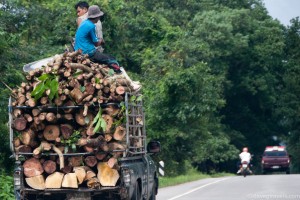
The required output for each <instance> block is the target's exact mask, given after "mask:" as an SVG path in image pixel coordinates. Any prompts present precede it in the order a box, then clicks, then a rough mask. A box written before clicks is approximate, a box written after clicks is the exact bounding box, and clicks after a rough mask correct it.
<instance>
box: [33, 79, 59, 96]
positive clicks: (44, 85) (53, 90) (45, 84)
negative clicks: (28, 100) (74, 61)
mask: <svg viewBox="0 0 300 200" xmlns="http://www.w3.org/2000/svg"><path fill="white" fill-rule="evenodd" d="M38 80H40V81H41V82H40V83H38V84H37V86H36V87H35V88H34V90H33V91H32V92H31V96H32V97H34V100H35V101H37V100H39V99H40V98H41V97H42V96H43V95H44V92H45V91H46V90H48V89H49V90H50V94H49V99H50V100H52V99H53V98H54V96H58V86H59V84H58V80H57V77H56V76H54V75H51V74H43V75H41V76H40V77H39V78H38Z"/></svg>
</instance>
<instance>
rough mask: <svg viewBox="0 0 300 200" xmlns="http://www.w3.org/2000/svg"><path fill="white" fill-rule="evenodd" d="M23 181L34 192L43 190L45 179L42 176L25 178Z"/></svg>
mask: <svg viewBox="0 0 300 200" xmlns="http://www.w3.org/2000/svg"><path fill="white" fill-rule="evenodd" d="M25 181H26V183H27V184H28V185H29V186H30V187H32V188H33V189H36V190H44V189H45V178H44V176H43V175H38V176H33V177H30V178H25Z"/></svg>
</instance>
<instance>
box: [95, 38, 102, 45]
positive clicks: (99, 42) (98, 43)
mask: <svg viewBox="0 0 300 200" xmlns="http://www.w3.org/2000/svg"><path fill="white" fill-rule="evenodd" d="M101 44H103V39H102V38H101V39H100V40H99V41H98V42H95V46H96V47H98V46H101Z"/></svg>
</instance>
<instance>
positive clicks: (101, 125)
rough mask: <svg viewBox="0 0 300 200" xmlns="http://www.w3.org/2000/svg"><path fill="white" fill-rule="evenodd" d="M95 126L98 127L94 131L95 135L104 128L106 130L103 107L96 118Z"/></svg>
mask: <svg viewBox="0 0 300 200" xmlns="http://www.w3.org/2000/svg"><path fill="white" fill-rule="evenodd" d="M93 124H96V126H95V128H94V130H93V132H94V133H96V132H98V131H99V130H100V128H102V130H105V129H106V121H105V120H104V119H103V118H102V110H101V107H99V111H98V114H97V115H96V117H95V118H94V120H93Z"/></svg>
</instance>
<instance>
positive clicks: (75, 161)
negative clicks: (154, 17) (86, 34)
mask: <svg viewBox="0 0 300 200" xmlns="http://www.w3.org/2000/svg"><path fill="white" fill-rule="evenodd" d="M48 61H49V62H48ZM47 62H48V63H46V64H44V66H43V67H41V68H37V69H33V70H30V71H28V73H26V74H25V75H26V80H27V81H24V82H23V83H21V85H20V86H19V87H17V88H15V89H14V88H13V89H11V91H12V93H11V97H10V99H9V105H8V109H9V129H10V142H11V150H12V153H13V157H14V158H15V171H14V188H15V196H16V199H29V200H31V199H55V200H60V199H73V200H91V199H134V200H135V199H139V200H140V199H155V196H156V194H157V188H158V173H157V171H156V165H155V163H154V161H153V160H152V158H151V157H150V156H151V155H152V154H155V153H158V152H160V143H159V142H157V141H150V142H149V143H148V144H147V137H146V130H145V116H144V113H143V99H142V95H141V93H140V92H137V91H134V90H133V88H131V86H130V83H128V80H127V79H126V78H124V77H123V76H122V75H118V74H115V73H114V71H113V70H112V69H109V68H108V66H106V65H101V64H98V63H93V62H91V61H90V60H89V59H88V57H86V56H85V55H82V54H81V53H80V52H78V51H76V52H65V53H64V54H61V55H57V56H55V57H54V58H53V59H52V60H47Z"/></svg>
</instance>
